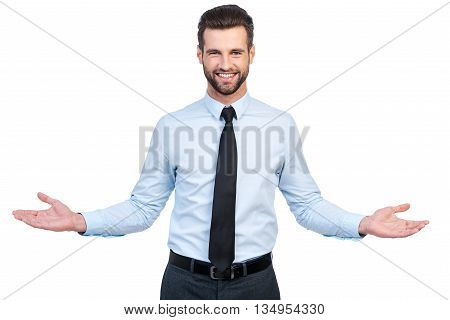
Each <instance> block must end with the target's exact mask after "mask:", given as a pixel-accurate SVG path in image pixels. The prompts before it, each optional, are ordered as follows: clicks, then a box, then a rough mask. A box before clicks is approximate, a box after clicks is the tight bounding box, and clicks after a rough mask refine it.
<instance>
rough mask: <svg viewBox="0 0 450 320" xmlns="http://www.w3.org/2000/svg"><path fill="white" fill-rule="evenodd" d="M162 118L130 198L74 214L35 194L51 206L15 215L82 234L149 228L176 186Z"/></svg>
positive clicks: (34, 224)
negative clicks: (166, 146) (166, 149)
mask: <svg viewBox="0 0 450 320" xmlns="http://www.w3.org/2000/svg"><path fill="white" fill-rule="evenodd" d="M163 134H164V117H163V118H161V119H160V120H159V121H158V123H157V125H156V128H155V130H154V132H153V135H152V140H151V142H150V147H149V150H148V153H147V157H146V159H145V163H144V166H143V168H142V171H141V175H140V177H139V180H138V182H137V183H136V185H135V187H134V189H133V191H132V193H131V196H130V198H129V199H127V200H125V201H122V202H120V203H117V204H114V205H112V206H110V207H107V208H104V209H98V210H94V211H87V212H82V213H81V214H77V213H75V212H73V211H72V210H70V209H69V208H68V207H67V206H66V205H65V204H63V203H62V202H60V201H58V200H55V199H52V198H51V197H49V196H47V195H45V194H43V193H38V197H39V199H41V200H42V201H44V202H46V203H48V204H50V205H51V207H50V208H49V209H47V210H39V211H38V210H16V211H14V212H13V214H14V217H15V218H16V219H18V220H21V221H23V222H25V223H26V224H28V225H30V226H32V227H35V228H41V229H46V230H53V231H77V232H78V233H79V234H81V235H85V236H91V235H98V236H121V235H124V234H128V233H132V232H138V231H142V230H144V229H146V228H148V227H150V226H151V225H152V224H153V222H154V221H155V220H156V219H157V217H158V216H159V214H160V212H161V211H162V209H163V208H164V206H165V203H166V202H167V199H168V198H169V196H170V194H171V192H172V190H173V189H174V187H175V171H174V168H172V167H171V165H170V163H169V159H168V157H167V155H166V153H165V142H167V141H164V136H163Z"/></svg>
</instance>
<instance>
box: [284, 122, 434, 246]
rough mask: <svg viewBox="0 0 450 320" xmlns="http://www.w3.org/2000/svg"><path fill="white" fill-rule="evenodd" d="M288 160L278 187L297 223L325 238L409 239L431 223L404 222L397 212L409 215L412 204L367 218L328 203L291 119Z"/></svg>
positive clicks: (424, 221) (376, 213)
mask: <svg viewBox="0 0 450 320" xmlns="http://www.w3.org/2000/svg"><path fill="white" fill-rule="evenodd" d="M288 117H289V120H290V125H289V127H290V132H289V133H288V134H287V139H286V148H285V159H284V163H283V168H282V170H281V172H280V175H279V184H278V187H279V189H280V191H281V192H282V194H283V195H284V197H285V199H286V201H287V203H288V205H289V207H290V210H291V212H292V213H293V214H294V216H295V218H296V220H297V222H298V223H299V224H300V225H302V226H304V227H305V228H307V229H310V230H312V231H315V232H317V233H320V234H322V235H324V236H333V237H338V238H353V239H361V238H362V237H364V236H366V235H367V234H371V235H374V236H377V237H391V238H397V237H407V236H410V235H412V234H414V233H416V232H418V231H419V230H420V229H422V228H423V227H424V226H425V225H426V224H428V223H429V222H428V221H427V220H422V221H413V220H403V219H399V218H397V217H396V216H395V213H396V212H402V211H406V210H407V209H408V208H409V204H402V205H398V206H393V207H386V208H382V209H379V210H377V211H376V212H375V213H374V214H373V215H371V216H366V215H362V214H358V213H352V212H348V211H346V210H344V209H342V208H340V207H338V206H336V205H335V204H333V203H331V202H329V201H327V200H326V199H324V198H323V197H322V195H321V193H320V190H319V188H318V186H317V184H316V183H315V181H314V179H313V178H312V176H311V174H310V172H309V169H308V166H307V165H306V161H305V159H304V157H303V152H302V150H301V148H302V142H301V139H300V134H299V132H298V128H297V126H296V124H295V121H294V119H293V118H292V116H291V115H288Z"/></svg>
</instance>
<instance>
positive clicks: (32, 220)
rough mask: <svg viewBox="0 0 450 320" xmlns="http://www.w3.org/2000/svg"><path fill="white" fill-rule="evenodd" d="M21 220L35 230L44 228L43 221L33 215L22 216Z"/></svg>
mask: <svg viewBox="0 0 450 320" xmlns="http://www.w3.org/2000/svg"><path fill="white" fill-rule="evenodd" d="M19 220H21V221H22V222H25V223H26V224H27V225H29V226H32V227H34V228H42V223H41V221H40V220H39V219H38V218H37V217H35V216H32V215H28V216H22V217H21V218H20V219H19Z"/></svg>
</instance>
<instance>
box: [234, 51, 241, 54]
mask: <svg viewBox="0 0 450 320" xmlns="http://www.w3.org/2000/svg"><path fill="white" fill-rule="evenodd" d="M233 53H236V54H242V53H241V52H239V51H233Z"/></svg>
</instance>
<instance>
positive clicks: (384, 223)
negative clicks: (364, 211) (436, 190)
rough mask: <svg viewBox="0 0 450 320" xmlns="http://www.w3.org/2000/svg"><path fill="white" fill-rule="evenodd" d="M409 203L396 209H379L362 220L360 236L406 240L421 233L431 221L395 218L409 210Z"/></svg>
mask: <svg viewBox="0 0 450 320" xmlns="http://www.w3.org/2000/svg"><path fill="white" fill-rule="evenodd" d="M409 207H410V205H409V203H404V204H401V205H398V206H395V207H386V208H382V209H378V210H377V211H375V213H374V214H372V215H371V216H367V217H365V218H363V219H362V220H361V223H360V225H359V230H358V231H359V233H360V234H371V235H374V236H376V237H380V238H404V237H409V236H410V235H413V234H414V233H416V232H419V231H420V229H422V228H423V227H425V226H426V225H427V224H428V223H429V221H428V220H421V221H414V220H404V219H399V218H397V217H396V216H395V214H396V213H397V212H403V211H406V210H408V209H409Z"/></svg>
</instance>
